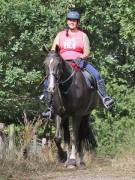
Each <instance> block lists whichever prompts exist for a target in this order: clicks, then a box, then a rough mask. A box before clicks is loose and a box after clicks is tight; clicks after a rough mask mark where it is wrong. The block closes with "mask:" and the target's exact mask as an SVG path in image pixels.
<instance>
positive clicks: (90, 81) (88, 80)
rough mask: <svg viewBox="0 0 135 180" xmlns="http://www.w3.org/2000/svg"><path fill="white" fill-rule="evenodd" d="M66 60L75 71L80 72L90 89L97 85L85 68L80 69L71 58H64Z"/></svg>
mask: <svg viewBox="0 0 135 180" xmlns="http://www.w3.org/2000/svg"><path fill="white" fill-rule="evenodd" d="M66 61H67V63H68V64H69V65H70V66H71V67H72V68H73V69H74V70H75V71H81V72H82V74H83V76H84V78H85V81H86V84H87V86H88V87H89V88H92V89H94V88H96V86H97V85H96V80H95V78H94V77H93V75H92V74H90V73H89V72H88V71H87V70H86V69H85V68H83V69H81V68H80V67H79V66H78V65H77V64H76V63H75V62H74V61H73V60H66Z"/></svg>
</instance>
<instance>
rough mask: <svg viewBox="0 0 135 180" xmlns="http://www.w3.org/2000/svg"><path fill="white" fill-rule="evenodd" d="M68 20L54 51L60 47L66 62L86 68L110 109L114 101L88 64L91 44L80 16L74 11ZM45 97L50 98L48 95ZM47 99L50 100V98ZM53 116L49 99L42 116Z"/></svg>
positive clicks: (59, 35)
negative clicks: (80, 24) (81, 23)
mask: <svg viewBox="0 0 135 180" xmlns="http://www.w3.org/2000/svg"><path fill="white" fill-rule="evenodd" d="M66 19H67V25H68V28H67V29H65V30H63V31H61V32H59V33H58V34H57V36H56V38H55V40H54V42H53V46H52V50H55V49H56V46H58V47H59V53H60V56H61V57H62V58H63V59H64V60H74V62H75V63H76V64H77V66H78V67H79V68H81V69H84V68H85V70H86V71H87V72H88V73H89V74H91V75H92V76H93V77H94V79H95V81H96V88H97V92H98V94H99V96H100V98H101V100H102V103H103V105H104V107H105V108H106V109H110V108H111V107H112V105H113V103H114V101H113V99H111V97H109V96H107V94H106V91H105V84H104V80H103V79H102V78H101V76H100V74H99V72H98V71H97V70H96V69H95V68H94V67H93V66H92V65H91V64H88V63H87V60H88V57H89V55H90V43H89V39H88V36H87V35H86V34H85V33H84V32H83V31H81V30H80V29H79V28H78V25H79V22H80V14H79V13H78V12H77V11H74V10H72V11H69V12H68V13H67V17H66ZM44 85H45V89H47V81H45V83H44ZM45 96H48V94H46V95H45ZM45 98H46V99H48V97H45ZM52 114H53V108H52V101H51V99H49V100H48V109H47V112H44V113H43V114H42V115H43V116H44V117H50V118H51V116H52Z"/></svg>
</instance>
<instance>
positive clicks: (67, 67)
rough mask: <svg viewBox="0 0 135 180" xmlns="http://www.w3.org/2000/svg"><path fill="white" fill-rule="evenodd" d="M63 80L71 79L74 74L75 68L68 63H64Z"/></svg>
mask: <svg viewBox="0 0 135 180" xmlns="http://www.w3.org/2000/svg"><path fill="white" fill-rule="evenodd" d="M63 71H64V72H63V76H62V77H63V79H64V80H65V79H66V78H68V77H70V76H71V74H72V73H73V68H72V67H71V66H70V65H69V64H68V63H66V62H64V63H63Z"/></svg>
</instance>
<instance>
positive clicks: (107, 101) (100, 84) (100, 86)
mask: <svg viewBox="0 0 135 180" xmlns="http://www.w3.org/2000/svg"><path fill="white" fill-rule="evenodd" d="M97 91H98V94H99V95H100V97H101V100H102V103H103V105H104V106H105V108H106V109H110V108H111V107H112V105H113V104H114V100H113V99H112V98H111V97H109V96H107V94H106V90H105V83H104V80H103V79H101V80H98V81H97Z"/></svg>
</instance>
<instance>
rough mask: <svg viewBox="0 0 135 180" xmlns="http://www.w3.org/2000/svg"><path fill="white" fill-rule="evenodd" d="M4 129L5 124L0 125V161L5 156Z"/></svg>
mask: <svg viewBox="0 0 135 180" xmlns="http://www.w3.org/2000/svg"><path fill="white" fill-rule="evenodd" d="M4 128H5V124H4V123H0V159H2V158H3V157H4V155H6V153H5V150H6V137H5V133H4Z"/></svg>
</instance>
